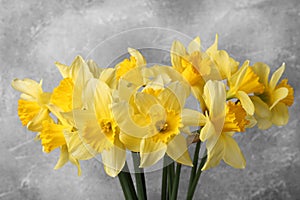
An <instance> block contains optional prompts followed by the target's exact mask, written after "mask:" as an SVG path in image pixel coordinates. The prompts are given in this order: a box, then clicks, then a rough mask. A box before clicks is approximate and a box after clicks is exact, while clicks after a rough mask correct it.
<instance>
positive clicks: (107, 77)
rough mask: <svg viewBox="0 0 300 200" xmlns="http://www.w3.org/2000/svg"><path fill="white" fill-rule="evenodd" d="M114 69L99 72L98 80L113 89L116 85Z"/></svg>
mask: <svg viewBox="0 0 300 200" xmlns="http://www.w3.org/2000/svg"><path fill="white" fill-rule="evenodd" d="M115 73H116V69H115V68H105V69H103V71H102V72H101V74H100V76H99V79H100V80H101V81H104V82H105V83H106V84H107V85H109V86H110V87H112V88H114V86H115V85H116V83H117V81H116V77H115Z"/></svg>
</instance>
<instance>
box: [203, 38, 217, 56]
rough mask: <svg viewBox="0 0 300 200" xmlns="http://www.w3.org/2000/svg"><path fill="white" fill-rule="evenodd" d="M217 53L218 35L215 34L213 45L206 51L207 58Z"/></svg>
mask: <svg viewBox="0 0 300 200" xmlns="http://www.w3.org/2000/svg"><path fill="white" fill-rule="evenodd" d="M217 51H218V34H216V37H215V41H214V43H213V44H212V45H211V46H210V47H209V48H208V49H207V50H206V53H207V54H208V55H209V56H212V55H213V54H215V53H216V52H217Z"/></svg>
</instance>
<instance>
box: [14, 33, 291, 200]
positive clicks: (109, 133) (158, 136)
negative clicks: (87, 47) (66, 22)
mask: <svg viewBox="0 0 300 200" xmlns="http://www.w3.org/2000/svg"><path fill="white" fill-rule="evenodd" d="M128 53H129V54H128V55H129V57H128V58H126V59H125V60H123V61H122V62H120V63H118V64H117V65H116V66H115V67H114V68H99V67H98V66H97V64H96V63H95V62H94V61H92V60H88V61H85V60H84V59H83V58H82V57H80V56H77V57H76V58H75V59H74V61H73V62H72V64H71V65H70V66H68V65H65V64H61V63H58V62H57V63H55V64H56V66H57V68H58V70H59V72H60V73H61V76H62V80H61V81H60V83H59V85H58V86H57V87H56V88H54V89H53V91H52V92H44V91H43V89H42V81H40V82H39V83H38V82H36V81H34V80H31V79H23V80H20V79H15V80H13V81H12V87H13V88H14V89H16V90H18V91H20V92H21V97H20V99H19V101H18V115H19V118H20V120H21V122H22V124H23V125H24V126H26V127H27V129H28V130H30V131H33V132H37V135H36V140H40V141H41V145H42V147H43V151H44V152H46V153H49V152H51V151H53V150H54V149H56V148H58V149H59V150H60V157H59V159H58V162H57V164H56V165H55V167H54V168H55V169H58V168H60V167H62V166H63V165H64V164H66V163H67V162H68V161H70V162H71V163H73V164H74V165H75V166H76V167H77V169H78V174H79V175H80V174H81V169H80V160H88V159H91V158H94V157H96V156H99V155H100V157H101V160H102V163H103V166H104V170H105V172H106V173H107V175H109V176H111V177H116V176H118V178H119V180H120V183H121V187H122V189H123V192H124V196H125V198H126V199H147V191H146V180H145V176H144V169H145V168H148V167H151V166H153V165H157V163H158V162H163V163H164V165H163V168H162V186H161V188H162V189H161V199H176V198H177V193H178V186H179V180H180V170H181V166H182V165H186V166H189V167H190V169H191V173H190V179H189V183H188V191H187V199H192V198H193V195H194V192H195V190H196V188H197V183H198V181H199V178H200V175H201V172H202V171H204V170H208V169H210V168H212V167H216V166H217V165H219V163H220V161H221V160H223V161H224V162H225V163H227V164H228V165H230V166H232V167H234V168H245V166H246V161H245V158H244V156H243V153H242V152H241V150H240V148H239V146H238V144H237V142H236V141H235V140H234V137H233V135H234V133H235V132H244V131H245V130H246V129H247V128H251V127H253V126H255V125H257V127H258V128H259V129H267V128H269V127H271V126H272V125H273V124H274V125H277V126H282V125H285V124H287V122H288V119H289V114H288V107H289V106H291V105H292V104H293V101H294V97H293V96H294V94H293V93H294V91H293V88H292V87H291V86H290V85H289V84H288V80H287V79H282V80H281V81H280V78H281V76H282V74H283V72H284V69H285V65H284V64H283V65H282V66H281V67H280V68H278V69H277V70H276V71H275V72H274V73H273V74H272V75H271V77H269V74H270V67H269V66H268V65H266V64H264V63H260V62H259V63H254V64H253V65H250V62H249V61H248V60H247V61H245V62H244V63H243V64H240V63H239V62H237V61H235V60H234V59H233V58H232V57H230V56H229V54H228V53H227V52H226V51H224V50H219V49H218V37H217V36H216V39H215V42H214V43H213V44H212V45H211V46H210V47H209V48H208V49H207V50H206V51H203V50H202V49H201V45H200V38H199V37H196V38H195V39H194V40H193V41H191V42H190V44H189V45H188V47H187V48H185V47H184V45H183V44H182V43H181V42H180V41H174V42H173V44H172V47H171V50H170V57H171V63H172V66H162V65H154V66H147V63H146V59H145V57H144V56H143V55H142V54H141V53H140V52H139V51H138V50H135V49H132V48H129V49H128ZM188 98H194V100H196V101H197V102H198V108H195V109H191V108H189V105H188V103H186V102H187V99H188ZM201 143H203V144H205V146H204V145H202V146H204V147H205V152H204V151H201V152H204V153H203V154H202V155H200V156H199V154H200V153H199V152H200V147H201ZM192 145H194V146H195V147H194V148H192V149H194V152H193V155H192V158H193V159H192V158H191V156H190V153H189V151H188V148H189V146H192ZM128 152H131V153H132V156H133V162H134V164H133V165H134V169H135V170H134V171H135V173H134V175H135V181H136V183H135V184H134V183H133V181H132V177H131V173H130V171H129V170H128V165H127V161H126V160H127V159H126V156H127V154H128Z"/></svg>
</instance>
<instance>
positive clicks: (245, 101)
mask: <svg viewBox="0 0 300 200" xmlns="http://www.w3.org/2000/svg"><path fill="white" fill-rule="evenodd" d="M236 96H237V98H238V99H239V100H240V101H241V104H242V107H243V108H244V109H245V111H246V112H247V113H248V114H249V115H253V114H254V105H253V103H252V101H251V99H250V97H249V96H248V94H246V93H245V92H243V91H238V92H237V94H236Z"/></svg>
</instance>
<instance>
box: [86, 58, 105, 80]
mask: <svg viewBox="0 0 300 200" xmlns="http://www.w3.org/2000/svg"><path fill="white" fill-rule="evenodd" d="M87 65H88V67H89V70H90V72H91V73H92V74H93V77H94V78H99V77H100V74H101V73H102V71H103V70H104V69H102V68H100V67H98V65H97V63H96V62H95V61H93V60H88V61H87Z"/></svg>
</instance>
